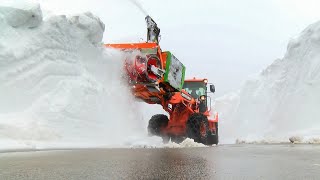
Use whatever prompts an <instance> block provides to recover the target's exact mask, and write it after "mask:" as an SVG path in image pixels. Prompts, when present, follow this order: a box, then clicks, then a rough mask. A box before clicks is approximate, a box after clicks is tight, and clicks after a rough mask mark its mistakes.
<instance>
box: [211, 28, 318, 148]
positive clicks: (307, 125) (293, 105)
mask: <svg viewBox="0 0 320 180" xmlns="http://www.w3.org/2000/svg"><path fill="white" fill-rule="evenodd" d="M319 92H320V22H317V23H315V24H312V25H310V26H309V27H307V28H306V29H305V30H304V31H303V32H302V33H301V34H300V36H299V37H297V38H294V39H292V40H291V41H290V43H289V44H288V49H287V53H286V54H285V56H284V58H283V59H277V60H275V61H274V63H272V64H271V65H270V66H269V67H267V68H266V69H265V70H263V71H262V72H261V74H260V75H259V76H258V77H256V78H252V79H250V80H248V81H247V82H246V83H245V84H244V86H243V87H242V88H241V90H240V92H239V93H236V94H232V95H230V96H228V95H226V96H224V97H221V98H219V99H217V102H216V109H217V111H218V112H222V113H221V114H220V137H221V142H223V143H235V141H236V140H237V142H289V138H290V137H291V138H292V137H301V138H298V139H300V140H298V141H301V142H307V143H317V142H319V141H317V139H318V138H319V137H320V121H319V119H320V114H319V107H320V93H319Z"/></svg>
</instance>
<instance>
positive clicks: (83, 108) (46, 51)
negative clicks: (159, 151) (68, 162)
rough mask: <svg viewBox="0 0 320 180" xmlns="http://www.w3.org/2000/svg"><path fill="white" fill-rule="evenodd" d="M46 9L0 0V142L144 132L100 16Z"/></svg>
mask: <svg viewBox="0 0 320 180" xmlns="http://www.w3.org/2000/svg"><path fill="white" fill-rule="evenodd" d="M10 2H11V1H10ZM14 2H16V1H14ZM41 14H42V13H41V9H40V6H39V4H32V3H31V4H30V3H24V4H23V3H22V1H19V3H6V4H5V3H1V5H0V149H10V148H53V147H54V148H59V147H96V146H116V145H119V146H121V145H123V143H124V142H126V140H127V139H128V137H129V136H133V135H134V136H143V135H144V134H146V132H145V126H144V125H143V124H141V123H140V119H141V118H140V115H139V113H137V109H139V108H137V107H136V106H137V105H136V104H135V103H134V102H133V101H132V99H131V97H130V93H129V92H128V90H127V88H126V86H125V85H123V84H121V81H120V77H121V74H120V72H121V68H122V62H121V55H120V54H118V53H117V52H113V51H111V50H105V49H104V48H102V44H101V39H102V35H103V31H104V24H103V23H102V22H101V21H100V20H99V18H97V17H95V16H93V15H92V14H91V13H84V14H80V15H77V16H73V17H66V16H63V15H61V16H52V17H49V18H47V19H45V20H43V19H42V16H41ZM141 122H142V120H141Z"/></svg>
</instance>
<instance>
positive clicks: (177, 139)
mask: <svg viewBox="0 0 320 180" xmlns="http://www.w3.org/2000/svg"><path fill="white" fill-rule="evenodd" d="M185 139H186V137H183V136H171V142H174V143H177V144H180V143H182V141H184V140H185Z"/></svg>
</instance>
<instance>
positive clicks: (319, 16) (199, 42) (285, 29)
mask: <svg viewBox="0 0 320 180" xmlns="http://www.w3.org/2000/svg"><path fill="white" fill-rule="evenodd" d="M38 1H40V2H41V4H42V8H44V9H47V10H50V11H52V12H54V13H61V14H70V13H78V12H83V11H91V12H93V13H94V14H95V15H97V16H99V17H100V18H101V19H102V21H103V22H104V23H105V24H106V31H105V34H104V41H105V42H107V43H110V42H128V41H130V42H133V41H139V40H140V39H141V38H143V39H146V25H145V22H144V16H145V14H144V13H143V12H142V11H140V10H139V8H138V7H136V6H135V5H134V4H133V3H132V2H131V1H130V0H68V1H65V0H38ZM137 1H138V2H140V3H141V5H142V6H143V8H144V9H145V10H146V11H147V13H148V14H150V15H151V16H152V17H153V19H154V20H156V22H157V23H158V25H159V27H160V28H161V34H162V39H161V42H160V44H161V47H162V49H163V50H170V51H172V52H173V54H175V55H176V57H177V58H178V59H180V61H182V62H183V63H184V64H185V65H186V67H187V76H188V77H193V76H197V77H208V78H209V80H210V81H211V82H213V83H215V85H216V89H217V96H220V95H223V94H224V93H227V92H230V91H235V90H237V89H239V88H240V86H241V83H242V82H243V81H244V80H246V79H247V78H248V76H250V75H252V74H257V73H259V72H260V71H261V70H262V69H263V68H265V67H266V66H267V65H269V64H271V63H272V62H273V60H275V59H276V58H281V57H283V55H284V53H285V51H286V46H287V43H288V41H289V40H290V38H291V37H294V36H297V35H298V34H299V33H300V32H301V31H302V30H303V29H304V28H305V27H306V26H308V25H309V24H311V23H314V22H316V21H318V20H320V11H319V10H318V7H320V1H319V0H258V1H257V0H137Z"/></svg>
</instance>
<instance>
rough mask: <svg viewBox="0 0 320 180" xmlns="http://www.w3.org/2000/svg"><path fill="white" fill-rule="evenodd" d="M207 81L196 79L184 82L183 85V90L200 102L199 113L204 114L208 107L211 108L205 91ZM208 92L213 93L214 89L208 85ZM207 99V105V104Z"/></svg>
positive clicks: (211, 85)
mask: <svg viewBox="0 0 320 180" xmlns="http://www.w3.org/2000/svg"><path fill="white" fill-rule="evenodd" d="M207 85H208V80H207V79H196V78H193V79H191V80H185V81H184V84H183V89H184V90H185V91H186V92H188V93H189V94H190V95H191V96H192V97H193V98H194V99H199V101H200V112H205V111H206V110H207V108H208V105H209V107H211V99H210V97H209V96H208V93H209V92H208V91H207ZM210 92H211V93H214V92H215V87H214V85H213V84H210ZM208 98H209V100H210V101H209V104H208Z"/></svg>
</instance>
